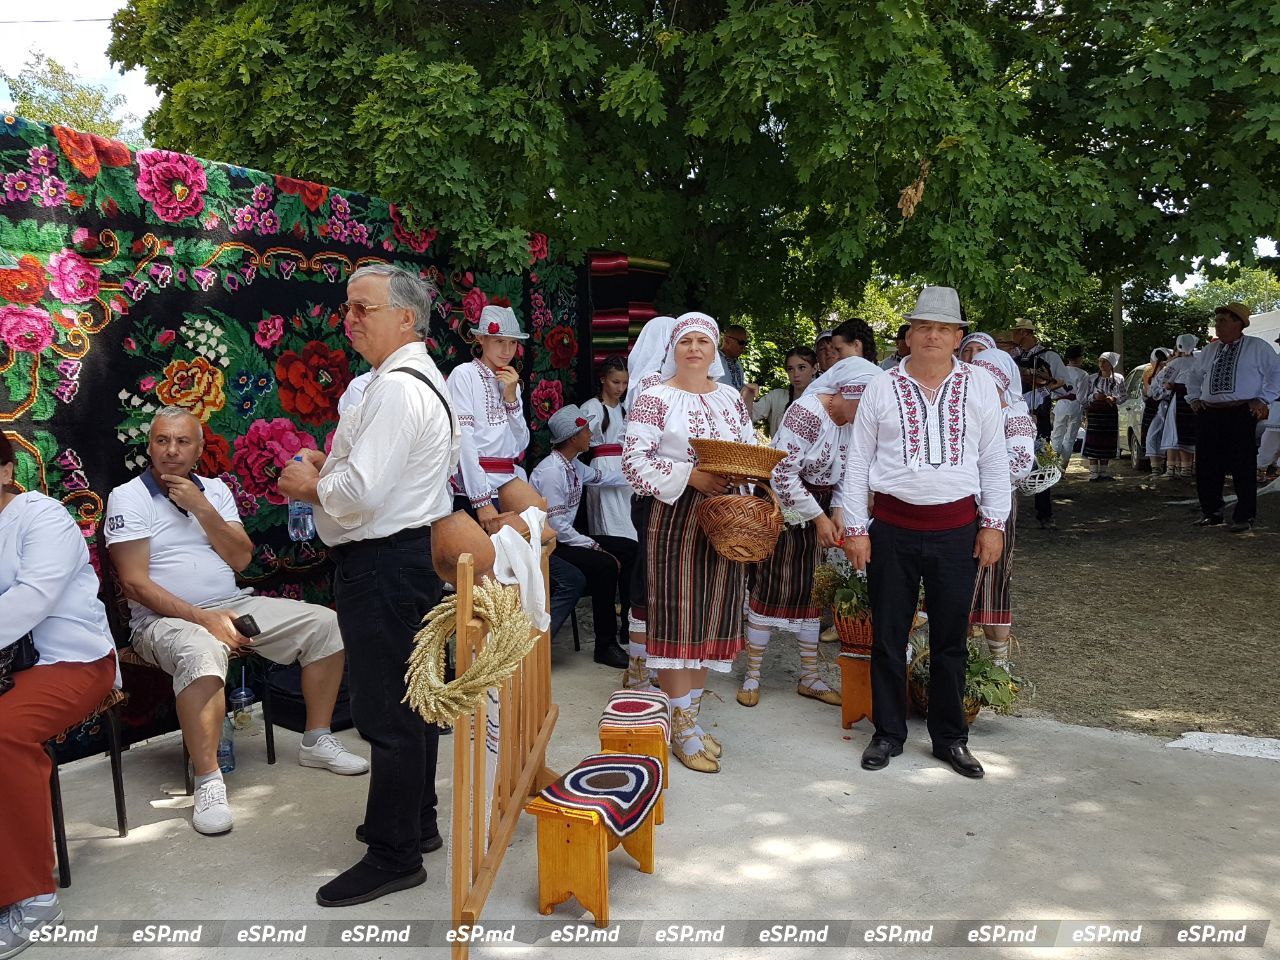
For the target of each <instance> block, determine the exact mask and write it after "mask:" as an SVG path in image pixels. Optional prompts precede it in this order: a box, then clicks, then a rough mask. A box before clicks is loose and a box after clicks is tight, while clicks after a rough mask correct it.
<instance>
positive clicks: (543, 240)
mask: <svg viewBox="0 0 1280 960" xmlns="http://www.w3.org/2000/svg"><path fill="white" fill-rule="evenodd" d="M547 255H548V251H547V235H546V234H545V233H531V234H529V264H530V266H532V265H533V264H535V263H538V262H539V261H541V260H545V259H547Z"/></svg>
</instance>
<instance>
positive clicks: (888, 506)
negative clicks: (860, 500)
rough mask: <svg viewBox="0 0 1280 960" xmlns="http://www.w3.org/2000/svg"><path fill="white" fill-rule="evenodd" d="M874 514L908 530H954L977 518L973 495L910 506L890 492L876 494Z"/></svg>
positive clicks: (886, 521) (976, 500)
mask: <svg viewBox="0 0 1280 960" xmlns="http://www.w3.org/2000/svg"><path fill="white" fill-rule="evenodd" d="M871 515H872V516H873V517H875V518H876V519H877V520H883V521H884V522H885V523H891V524H893V525H894V526H895V527H902V528H904V529H906V530H955V529H956V528H957V527H963V526H965V525H966V524H970V523H973V521H974V520H976V519H977V517H978V499H977V497H974V496H968V497H965V498H964V499H963V500H953V501H951V502H950V503H930V504H920V503H907V502H906V501H905V500H899V499H898V498H897V497H894V496H890V495H889V494H887V493H877V494H876V499H875V504H874V505H873V508H872V511H871Z"/></svg>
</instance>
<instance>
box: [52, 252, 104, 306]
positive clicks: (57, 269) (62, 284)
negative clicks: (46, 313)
mask: <svg viewBox="0 0 1280 960" xmlns="http://www.w3.org/2000/svg"><path fill="white" fill-rule="evenodd" d="M49 276H50V283H49V288H50V289H51V290H52V291H53V295H54V296H55V297H57V298H58V299H59V300H65V301H66V302H67V303H88V302H89V301H90V300H92V299H93V298H94V297H96V296H97V295H98V288H99V280H100V278H101V276H102V274H101V271H100V270H98V268H97V267H96V266H94V265H93V264H92V263H90V262H89V261H88V260H86V259H85V258H84V257H82V256H80V254H78V253H76V252H75V251H74V250H68V249H66V248H65V247H64V248H63V249H62V250H61V251H59V252H58V253H55V254H54V255H53V256H52V257H50V258H49Z"/></svg>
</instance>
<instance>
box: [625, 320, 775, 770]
mask: <svg viewBox="0 0 1280 960" xmlns="http://www.w3.org/2000/svg"><path fill="white" fill-rule="evenodd" d="M719 341H720V331H719V329H718V327H717V326H716V323H715V321H714V320H712V319H711V318H710V317H708V316H707V315H705V314H702V313H687V314H685V315H684V316H682V317H679V318H678V319H677V320H676V323H675V326H674V327H673V328H672V332H671V338H670V341H669V343H670V347H669V349H668V351H667V355H666V358H665V359H664V361H663V365H662V378H663V379H662V381H661V382H659V383H655V384H654V385H653V386H650V387H647V388H645V389H644V391H643V392H642V393H641V394H640V395H639V397H638V398H637V399H636V402H635V406H634V407H632V409H631V416H630V418H629V420H628V422H627V433H626V436H625V437H624V439H623V444H622V470H623V474H624V476H626V478H627V480H628V481H629V482H630V483H631V486H632V488H633V489H634V490H635V492H636V494H637V504H638V509H637V529H641V530H642V533H641V536H642V537H643V538H644V540H645V556H644V564H645V566H646V567H647V574H648V576H647V582H648V604H647V640H648V657H649V666H650V667H653V668H655V669H657V671H658V683H659V686H660V687H661V688H662V690H663V692H664V693H666V694H667V696H668V697H669V698H670V700H671V717H672V752H673V753H674V754H675V756H676V759H678V760H679V761H680V762H681V763H683V764H684V765H685V766H687V767H689V768H690V769H693V770H698V771H701V772H704V773H716V772H718V771H719V769H720V763H719V761H718V760H717V759H716V755H718V753H719V744H718V742H717V741H716V740H715V739H714V738H712V737H710V736H708V735H707V734H706V733H705V732H704V731H703V730H702V728H701V727H700V726H699V725H698V718H697V715H696V713H694V711H693V709H692V701H693V695H694V693H695V692H697V693H698V695H699V696H700V695H701V691H702V689H703V688H704V687H705V685H706V677H707V671H708V669H711V670H717V671H720V672H725V673H727V672H728V671H729V669H730V668H731V666H732V664H733V660H734V658H735V657H736V656H737V655H738V653H739V651H741V650H742V645H743V639H742V607H743V599H744V595H745V586H746V584H745V568H744V567H743V566H742V565H741V564H737V563H734V562H733V561H731V560H727V559H725V558H724V557H722V556H720V554H718V553H716V551H715V550H714V549H713V548H712V546H711V542H710V541H709V540H708V539H707V537H706V535H705V534H703V532H702V529H701V528H700V527H699V526H698V520H697V508H698V505H699V504H700V503H702V501H703V499H704V498H706V497H711V496H719V495H721V494H724V493H727V492H728V491H729V489H730V484H729V482H728V481H727V480H726V479H725V478H724V477H721V476H718V475H717V474H713V473H707V472H706V471H703V470H701V469H700V468H699V467H698V460H697V456H696V454H695V453H694V452H693V449H692V447H691V446H690V445H689V440H690V439H691V438H695V437H711V438H715V439H720V440H732V441H737V442H739V443H751V442H752V441H753V433H752V429H751V416H750V414H749V413H747V408H746V406H745V405H744V404H743V402H742V398H741V396H740V395H739V394H738V391H736V390H734V389H733V388H732V387H729V386H726V385H724V384H720V383H717V382H716V377H717V376H718V375H719V374H718V373H717V371H716V367H718V366H719V363H718V362H717V353H716V344H717V343H719ZM713 754H714V755H713Z"/></svg>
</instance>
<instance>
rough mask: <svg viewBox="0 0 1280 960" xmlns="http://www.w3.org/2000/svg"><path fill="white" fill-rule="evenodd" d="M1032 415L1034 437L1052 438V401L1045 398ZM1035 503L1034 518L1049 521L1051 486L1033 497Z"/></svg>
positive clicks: (1051, 496) (1051, 503)
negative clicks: (1034, 422)
mask: <svg viewBox="0 0 1280 960" xmlns="http://www.w3.org/2000/svg"><path fill="white" fill-rule="evenodd" d="M1033 416H1034V417H1035V418H1036V439H1037V440H1041V439H1043V440H1044V441H1045V442H1046V443H1047V442H1048V441H1049V440H1051V439H1052V438H1053V403H1052V402H1051V401H1048V400H1046V401H1045V402H1044V403H1042V404H1040V406H1038V407H1036V409H1035V412H1034V413H1033ZM1067 442H1068V443H1075V442H1076V438H1075V437H1068V438H1067ZM1033 499H1034V500H1035V504H1036V519H1037V520H1044V521H1046V522H1047V521H1049V520H1052V519H1053V488H1052V487H1050V488H1049V489H1048V490H1041V491H1040V492H1039V493H1037V494H1036V495H1035V497H1034V498H1033Z"/></svg>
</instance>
